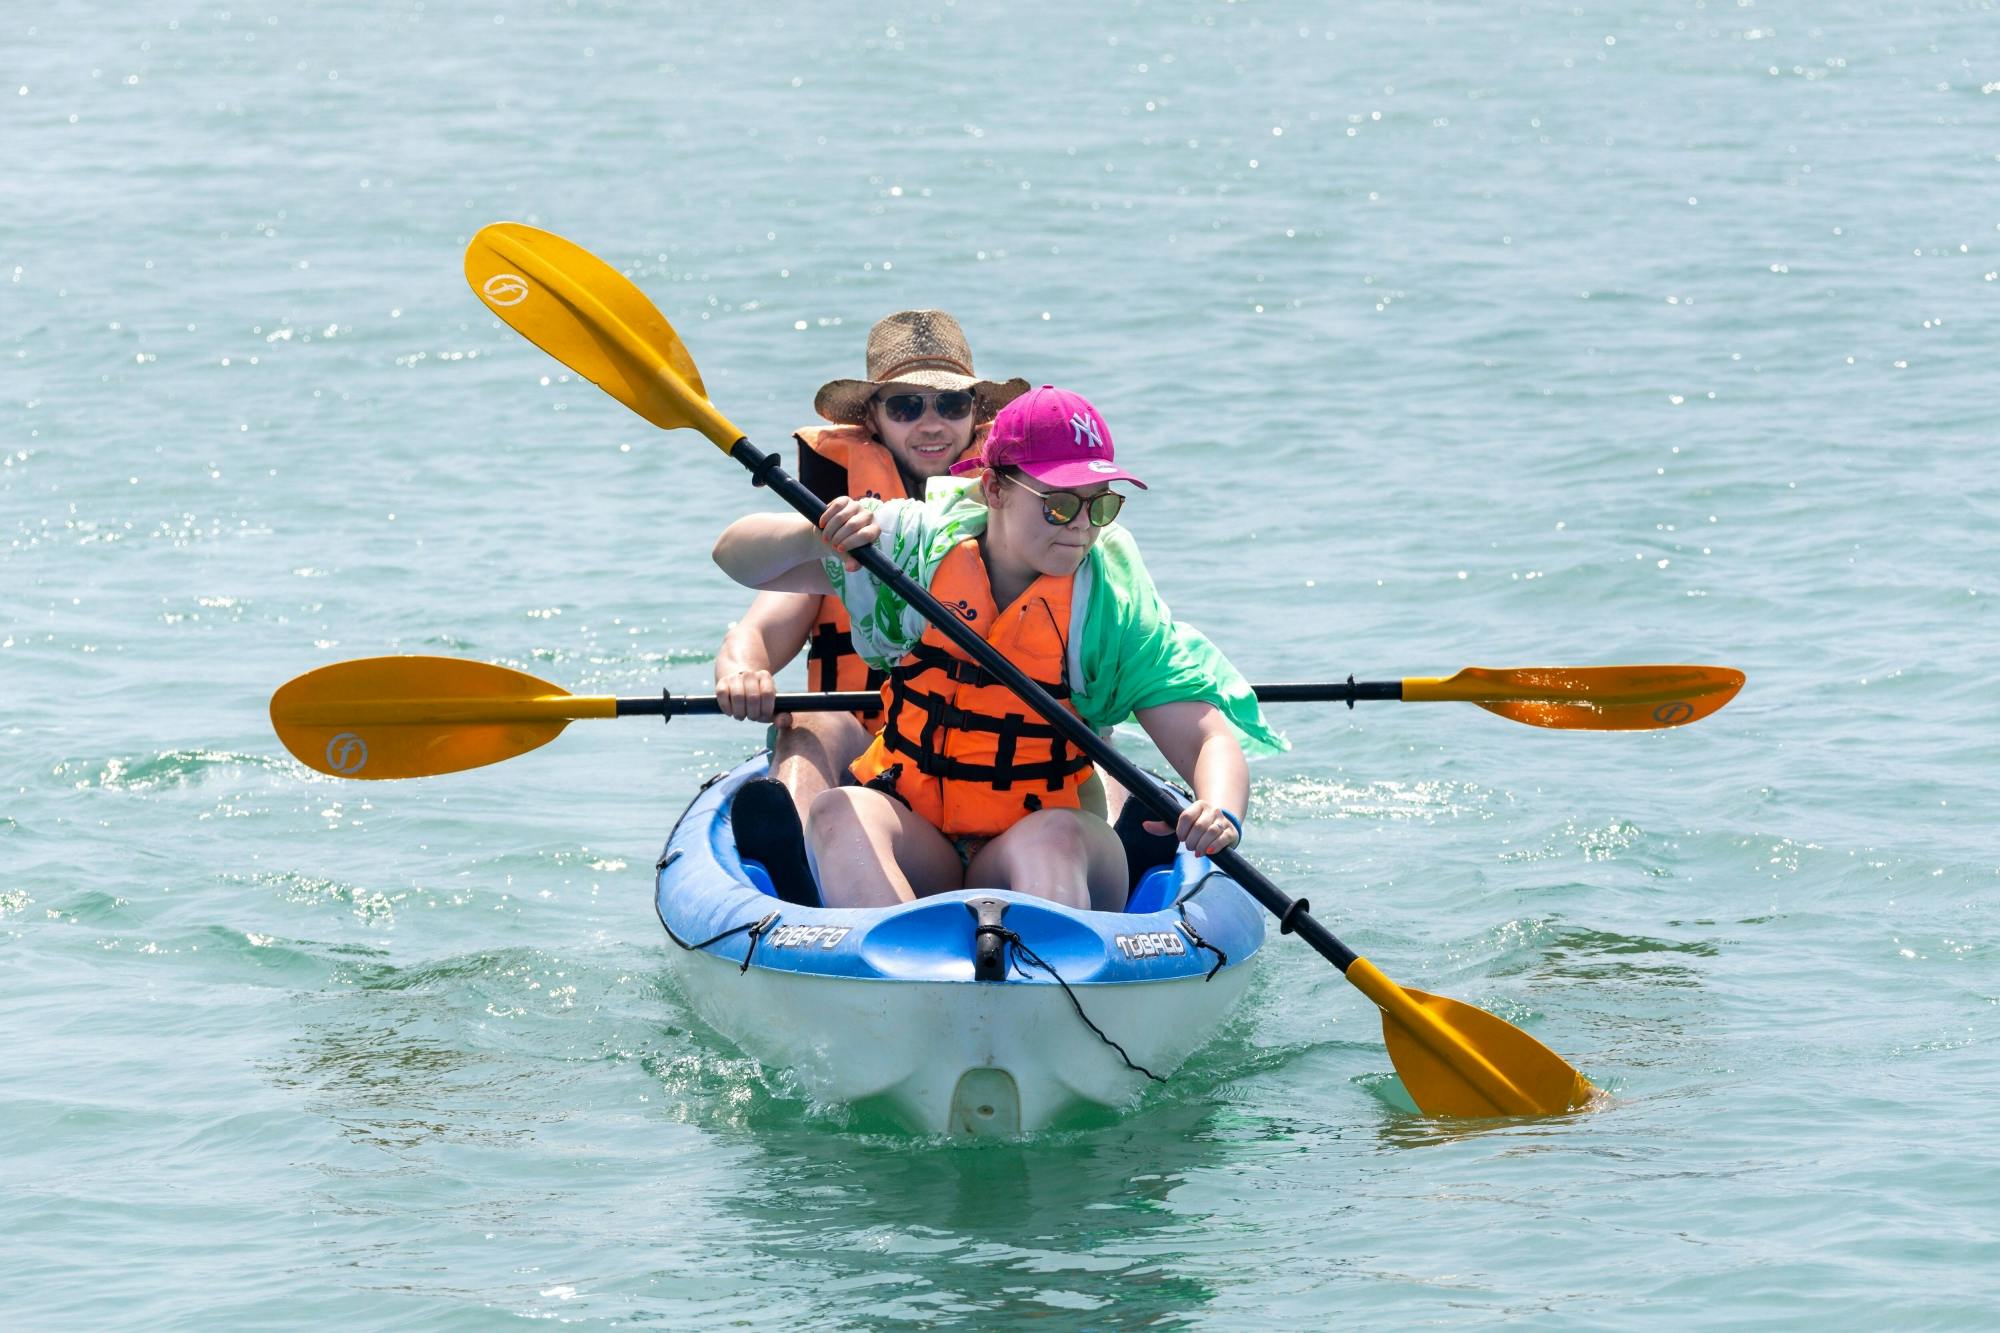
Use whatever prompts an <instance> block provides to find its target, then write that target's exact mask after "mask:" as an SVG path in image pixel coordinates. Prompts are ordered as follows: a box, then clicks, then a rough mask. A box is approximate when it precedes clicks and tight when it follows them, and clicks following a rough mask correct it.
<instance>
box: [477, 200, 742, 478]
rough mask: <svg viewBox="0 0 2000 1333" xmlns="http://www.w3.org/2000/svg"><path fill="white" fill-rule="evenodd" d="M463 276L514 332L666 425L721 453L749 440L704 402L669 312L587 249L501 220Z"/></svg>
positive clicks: (485, 232) (483, 231)
mask: <svg viewBox="0 0 2000 1333" xmlns="http://www.w3.org/2000/svg"><path fill="white" fill-rule="evenodd" d="M465 280H466V281H467V282H468V283H470V284H471V285H472V290H473V292H474V293H475V294H477V295H478V297H479V299H480V300H482V301H484V302H485V303H486V307H487V309H489V310H491V311H492V312H493V313H494V314H496V315H498V316H500V318H501V319H502V320H504V321H506V323H507V324H508V325H509V326H510V327H511V328H513V330H514V331H515V332H516V333H519V334H520V335H521V336H523V337H524V338H526V339H527V340H528V341H529V342H531V343H533V344H535V346H537V347H539V348H541V349H542V350H543V351H544V352H547V353H548V354H549V355H550V356H552V357H554V358H555V359H556V360H558V361H560V362H562V363H563V364H564V365H566V366H568V367H569V368H570V369H571V370H574V371H575V372H576V373H577V374H579V375H582V376H583V377H584V378H585V379H587V380H589V381H590V382H591V383H593V384H595V385H596V386H597V387H598V388H600V389H602V390H604V391H605V392H606V393H608V394H610V395H611V396H612V397H613V398H616V399H617V400H618V401H619V402H621V403H623V404H625V406H627V407H629V408H631V409H632V410H633V411H634V412H637V413H638V414H639V415H640V416H642V417H644V418H646V420H648V421H650V422H652V423H653V424H654V425H655V426H658V427H659V428H660V429H662V430H677V429H679V428H680V427H682V426H692V427H694V428H695V429H696V430H699V431H700V432H701V433H702V434H704V435H706V436H707V437H708V438H709V439H711V440H713V441H714V442H715V444H716V447H717V448H719V449H721V450H722V451H723V452H724V453H727V452H728V451H729V449H730V447H731V446H733V445H734V444H735V443H736V442H737V441H738V440H740V439H742V438H743V432H742V431H739V430H737V429H736V427H735V426H733V425H731V424H730V422H729V420H728V418H726V417H724V416H723V415H722V413H720V412H718V411H716V410H715V406H714V405H713V404H712V403H710V402H709V401H708V396H707V391H706V390H705V389H704V388H703V387H702V382H701V372H700V371H699V370H697V369H695V364H694V358H693V357H692V356H690V355H689V354H688V350H687V347H686V346H685V345H684V344H683V343H682V342H681V339H680V335H679V334H677V333H675V332H674V326H673V325H671V324H669V323H667V317H666V316H665V315H662V314H661V313H660V312H659V311H658V310H657V309H656V308H655V307H654V305H653V303H652V302H651V301H648V300H647V299H646V295H645V293H644V292H641V291H640V290H639V289H638V288H637V287H635V286H633V284H632V280H631V279H630V278H627V277H626V276H625V275H624V274H622V273H620V272H619V271H618V270H617V269H615V268H613V267H611V265H609V264H607V263H605V262H604V261H603V260H601V259H599V258H598V257H597V256H596V255H593V254H592V253H590V251H588V250H586V249H584V248H583V247H582V246H580V245H577V244H575V243H573V242H571V241H566V240H564V239H563V238H562V237H560V236H557V235H556V234H555V233H554V232H547V231H543V230H541V229H540V228H538V227H529V226H526V225H524V224H522V223H519V222H496V223H494V224H492V225H491V226H488V227H482V228H480V230H479V234H478V235H476V236H474V237H473V238H472V243H471V244H470V245H468V246H467V247H466V248H465Z"/></svg>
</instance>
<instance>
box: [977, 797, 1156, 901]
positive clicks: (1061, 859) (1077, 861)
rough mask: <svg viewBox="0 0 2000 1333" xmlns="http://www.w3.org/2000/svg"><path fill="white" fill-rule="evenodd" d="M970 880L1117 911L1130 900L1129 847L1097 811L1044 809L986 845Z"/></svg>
mask: <svg viewBox="0 0 2000 1333" xmlns="http://www.w3.org/2000/svg"><path fill="white" fill-rule="evenodd" d="M965 882H966V884H967V886H969V887H974V888H983V887H986V886H987V885H992V886H994V887H997V888H1003V889H1012V890H1014V891H1015V892H1016V893H1030V894H1033V895H1034V896H1036V897H1037V898H1047V899H1049V900H1050V901H1051V902H1058V903H1063V904H1065V905H1066V906H1069V907H1087V908H1091V909H1092V910H1095V911H1099V912H1116V911H1119V910H1121V909H1122V908H1123V907H1124V906H1125V889H1126V884H1125V849H1124V848H1122V847H1120V846H1119V845H1118V835H1117V834H1115V833H1113V832H1112V831H1111V826H1110V825H1109V824H1107V823H1105V822H1104V821H1103V820H1102V819H1100V818H1098V817H1097V816H1096V815H1093V814H1089V813H1087V812H1085V811H1081V810H1039V811H1036V812H1035V813H1034V814H1032V815H1028V816H1027V817H1025V818H1024V819H1022V820H1021V822H1020V823H1018V824H1016V825H1014V826H1013V827H1012V828H1010V829H1008V830H1007V831H1006V832H1005V833H1002V834H1001V835H1000V836H999V837H997V838H995V839H994V840H993V841H991V842H989V843H987V844H986V845H985V846H984V847H982V848H980V849H979V853H978V855H976V856H974V857H973V858H972V864H971V865H970V866H968V867H967V868H966V871H965Z"/></svg>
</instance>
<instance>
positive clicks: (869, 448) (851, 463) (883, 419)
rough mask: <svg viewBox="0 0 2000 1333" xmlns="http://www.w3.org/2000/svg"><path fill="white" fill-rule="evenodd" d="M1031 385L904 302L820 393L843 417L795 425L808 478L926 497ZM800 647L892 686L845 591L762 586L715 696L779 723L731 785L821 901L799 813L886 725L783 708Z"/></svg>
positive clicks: (759, 844)
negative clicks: (859, 357)
mask: <svg viewBox="0 0 2000 1333" xmlns="http://www.w3.org/2000/svg"><path fill="white" fill-rule="evenodd" d="M1027 389H1028V382H1027V381H1026V380H1022V379H1012V380H1008V381H1006V382H1005V383H999V382H996V381H993V380H983V379H980V378H978V377H977V376H976V375H975V374H974V372H973V368H972V349H971V348H970V347H969V346H967V344H966V340H965V334H964V332H963V331H962V330H961V329H960V328H959V326H958V321H957V320H955V319H953V318H952V317H951V316H950V315H948V314H946V313H945V312H944V311H942V310H903V311H898V312H897V313H895V314H893V315H890V316H888V317H887V318H885V319H883V320H882V321H881V322H880V323H878V324H876V325H875V327H874V328H872V329H870V330H869V331H868V347H867V378H866V379H859V380H854V379H837V380H832V381H829V382H828V383H826V384H824V385H822V386H821V387H820V391H819V393H818V394H817V395H816V396H815V397H814V399H813V408H814V410H815V411H817V412H818V413H819V415H820V416H821V417H823V418H825V419H826V420H827V421H829V422H832V423H833V425H832V426H831V427H817V426H815V427H807V428H805V429H803V430H801V431H799V432H798V434H797V436H796V438H797V440H798V442H799V458H798V463H799V468H798V475H799V480H800V481H802V482H803V483H805V485H806V486H807V487H808V488H810V489H811V490H812V491H813V493H814V494H816V495H818V496H820V497H821V498H822V499H832V498H833V497H835V496H841V495H851V496H854V497H856V498H867V497H873V498H876V499H881V500H898V499H922V498H923V494H924V487H925V485H926V483H928V482H929V480H930V479H931V478H932V477H940V476H943V475H945V473H947V472H948V471H949V470H950V469H951V465H952V464H953V463H956V462H958V461H959V459H960V458H961V457H962V456H964V454H965V453H966V452H967V450H968V449H970V448H971V447H972V446H973V443H974V441H975V439H978V438H981V437H983V436H984V434H985V426H986V423H988V422H990V421H991V420H992V418H993V415H994V414H995V413H996V412H998V411H999V410H1000V409H1001V408H1002V407H1004V406H1005V405H1006V404H1007V403H1009V402H1011V401H1012V400H1013V399H1014V398H1015V397H1017V396H1018V395H1020V394H1022V393H1025V392H1026V391H1027ZM801 648H804V649H806V660H807V684H808V685H809V687H810V688H812V689H814V690H872V689H879V688H880V687H881V685H882V680H883V678H882V676H881V675H880V674H879V673H877V672H873V671H871V670H870V669H869V668H868V666H867V665H866V664H865V663H864V662H862V661H861V659H860V658H859V657H857V656H855V654H854V648H853V644H852V642H851V641H850V639H849V633H848V619H847V610H846V608H845V607H844V606H842V605H841V603H840V601H839V599H838V598H834V597H817V596H812V595H809V594H802V593H782V592H762V593H759V594H758V595H757V598H756V600H755V601H753V602H752V603H751V604H750V610H749V611H748V612H747V613H746V614H745V615H744V617H743V619H742V620H741V621H739V622H738V623H737V624H736V625H734V626H733V627H732V628H731V629H730V631H729V633H728V634H726V635H724V636H723V640H722V646H721V647H720V648H719V649H718V650H717V651H716V655H715V698H716V702H717V703H718V704H720V705H721V707H722V711H723V712H725V713H727V714H728V715H729V716H731V717H735V718H744V719H748V720H750V721H755V722H770V723H773V724H774V727H775V730H774V740H773V742H772V755H771V771H772V775H773V776H772V777H771V778H768V779H764V780H762V781H760V782H756V783H749V784H746V785H745V786H744V787H743V788H742V789H741V790H740V791H739V792H738V794H737V796H736V797H735V806H734V812H733V815H732V823H733V824H734V826H735V831H736V840H737V846H738V849H739V850H740V851H741V852H742V854H743V855H744V856H746V857H751V858H753V859H756V860H758V861H761V862H763V864H764V866H765V868H766V869H767V870H768V871H769V872H770V874H771V878H772V883H773V886H774V887H775V888H776V889H777V890H778V895H779V897H781V898H783V899H785V900H786V901H788V902H798V903H817V902H818V901H819V898H818V894H817V891H816V889H815V888H814V885H813V881H812V875H811V872H810V870H809V869H808V868H807V865H806V860H805V851H804V839H803V836H802V833H801V829H800V820H799V812H800V811H801V810H805V809H809V808H810V807H811V805H812V802H813V798H814V797H816V796H818V795H819V793H820V792H822V791H824V790H826V789H827V788H828V787H830V786H835V785H838V784H839V783H840V782H841V781H842V780H843V777H844V775H845V773H846V770H847V766H848V765H849V764H850V763H852V762H853V761H854V760H855V759H857V758H858V757H860V755H861V752H862V751H863V750H865V749H867V748H868V745H869V742H870V741H871V740H872V739H873V736H874V733H875V731H877V730H879V729H880V727H881V725H882V724H881V717H880V715H879V714H874V715H856V714H851V713H800V714H798V715H796V716H794V715H792V714H777V715H774V709H773V700H774V698H775V695H776V693H777V688H776V685H775V683H774V682H773V680H772V673H773V672H774V671H778V670H781V669H783V668H784V666H785V665H786V664H787V663H789V662H790V661H791V660H792V659H793V658H794V657H796V656H797V655H798V653H799V650H800V649H801Z"/></svg>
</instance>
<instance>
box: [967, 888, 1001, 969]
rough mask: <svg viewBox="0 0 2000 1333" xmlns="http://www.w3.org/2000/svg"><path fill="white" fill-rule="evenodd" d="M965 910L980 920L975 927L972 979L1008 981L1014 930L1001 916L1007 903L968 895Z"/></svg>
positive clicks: (973, 934) (973, 929)
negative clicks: (1009, 947) (1010, 939)
mask: <svg viewBox="0 0 2000 1333" xmlns="http://www.w3.org/2000/svg"><path fill="white" fill-rule="evenodd" d="M965 910H966V911H968V912H970V913H972V915H973V917H974V919H976V920H977V921H978V923H979V924H978V925H976V926H974V927H973V928H972V979H973V980H974V981H1005V980H1006V979H1007V936H1008V935H1009V934H1010V933H1011V932H1010V931H1008V929H1007V928H1006V927H1005V926H1003V925H1001V924H1000V918H1001V917H1002V916H1003V915H1005V913H1006V911H1007V904H1006V903H1005V902H1003V901H1001V900H1000V899H998V898H968V899H967V900H966V903H965Z"/></svg>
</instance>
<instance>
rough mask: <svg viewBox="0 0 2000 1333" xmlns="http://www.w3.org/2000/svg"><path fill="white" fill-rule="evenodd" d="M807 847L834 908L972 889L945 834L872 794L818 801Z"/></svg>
mask: <svg viewBox="0 0 2000 1333" xmlns="http://www.w3.org/2000/svg"><path fill="white" fill-rule="evenodd" d="M806 840H807V841H808V842H810V843H811V844H812V849H813V859H814V860H815V861H817V862H818V863H819V882H820V897H821V900H822V901H823V902H824V903H825V904H826V905H827V906H828V907H893V906H895V905H896V904H897V903H907V902H910V901H913V900H914V899H916V898H917V897H918V896H919V889H921V892H922V893H926V894H929V893H938V892H940V891H942V890H945V889H955V888H958V887H959V886H960V885H961V884H963V883H964V882H965V881H964V867H963V866H961V865H960V864H959V860H958V853H957V851H955V850H954V849H953V848H952V845H951V843H950V842H948V841H947V840H946V839H945V836H944V834H942V833H939V832H938V831H937V830H936V829H935V828H932V827H931V825H930V824H929V823H928V822H926V821H925V820H924V819H922V818H920V817H919V816H917V815H914V814H912V813H910V811H909V809H908V808H907V807H905V806H904V805H903V803H902V802H901V801H898V800H896V799H895V798H894V797H892V796H885V795H884V794H883V793H881V792H879V791H870V790H869V789H868V788H866V787H829V788H827V789H826V790H825V791H823V792H821V793H820V794H819V795H818V796H817V797H815V798H814V800H813V805H812V818H811V820H810V821H809V822H808V823H807V825H806ZM1112 846H1113V847H1116V846H1117V840H1116V839H1115V838H1114V839H1113V840H1112ZM913 885H915V886H918V887H912V886H913Z"/></svg>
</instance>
